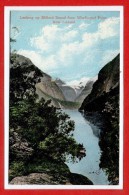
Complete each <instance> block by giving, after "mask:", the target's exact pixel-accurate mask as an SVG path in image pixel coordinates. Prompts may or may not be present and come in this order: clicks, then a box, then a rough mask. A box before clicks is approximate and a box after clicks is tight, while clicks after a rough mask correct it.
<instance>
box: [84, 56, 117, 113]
mask: <svg viewBox="0 0 129 195" xmlns="http://www.w3.org/2000/svg"><path fill="white" fill-rule="evenodd" d="M119 63H120V56H119V55H118V56H117V57H116V58H115V59H113V60H112V61H111V62H109V63H108V64H106V65H105V66H104V67H103V68H102V69H101V70H100V72H99V74H98V80H97V81H96V82H95V83H94V85H93V89H92V91H91V93H90V94H89V95H88V96H87V97H86V98H85V100H84V101H83V103H82V106H81V107H80V110H84V111H98V110H102V109H104V107H105V103H106V101H107V99H108V98H109V97H108V96H110V94H113V91H116V89H119ZM114 93H115V92H114Z"/></svg>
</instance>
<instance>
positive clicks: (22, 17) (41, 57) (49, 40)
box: [10, 11, 120, 83]
mask: <svg viewBox="0 0 129 195" xmlns="http://www.w3.org/2000/svg"><path fill="white" fill-rule="evenodd" d="M10 36H11V37H12V38H14V39H16V42H15V43H11V50H12V51H13V50H16V51H17V53H18V54H21V55H23V56H25V57H28V58H30V60H31V61H32V62H33V63H34V64H35V65H36V66H37V67H38V68H40V69H41V70H42V71H44V72H46V73H48V74H49V75H51V76H52V77H53V78H60V79H62V80H63V81H65V82H66V83H74V82H77V81H79V80H85V79H86V80H87V79H89V78H95V77H96V76H97V75H98V72H99V70H100V69H101V68H102V67H103V66H104V65H105V64H106V63H108V62H109V61H111V60H112V59H113V58H114V57H115V56H116V55H117V54H118V53H119V49H120V13H119V11H81V12H80V11H51V12H50V11H11V25H10Z"/></svg>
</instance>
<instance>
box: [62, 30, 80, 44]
mask: <svg viewBox="0 0 129 195" xmlns="http://www.w3.org/2000/svg"><path fill="white" fill-rule="evenodd" d="M77 35H78V32H77V31H75V30H71V31H68V32H66V33H62V35H61V40H62V41H64V42H65V41H66V42H67V41H71V39H72V40H73V39H74V38H76V37H77Z"/></svg>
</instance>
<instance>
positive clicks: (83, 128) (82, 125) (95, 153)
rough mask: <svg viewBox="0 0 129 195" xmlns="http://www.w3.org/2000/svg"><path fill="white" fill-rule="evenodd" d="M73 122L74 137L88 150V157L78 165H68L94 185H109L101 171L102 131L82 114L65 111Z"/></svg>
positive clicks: (73, 171) (70, 163)
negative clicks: (100, 140)
mask: <svg viewBox="0 0 129 195" xmlns="http://www.w3.org/2000/svg"><path fill="white" fill-rule="evenodd" d="M64 112H65V113H67V114H68V115H69V116H70V118H71V120H74V122H75V130H74V132H73V136H74V138H75V140H76V141H77V142H78V143H80V144H83V146H84V147H85V149H86V156H85V157H83V158H82V159H81V160H80V161H79V162H78V163H73V162H68V163H66V164H67V165H68V167H69V169H70V171H71V172H72V173H78V174H81V175H84V176H86V177H87V178H89V179H90V180H91V181H92V182H93V184H94V185H108V184H109V182H108V178H107V175H106V173H105V172H104V171H103V170H102V169H100V167H99V162H100V155H101V150H100V147H99V137H98V136H96V135H97V131H98V134H99V131H100V129H98V128H97V127H95V126H94V125H92V124H91V123H89V122H88V121H87V120H86V119H85V118H84V117H83V116H82V114H81V113H79V112H78V111H77V110H64Z"/></svg>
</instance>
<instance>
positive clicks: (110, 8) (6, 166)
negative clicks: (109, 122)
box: [4, 6, 124, 190]
mask: <svg viewBox="0 0 129 195" xmlns="http://www.w3.org/2000/svg"><path fill="white" fill-rule="evenodd" d="M13 10H15V11H16V10H17V11H120V118H119V121H120V140H119V141H120V155H119V178H120V179H119V185H11V184H9V183H8V170H9V163H8V162H9V155H8V154H9V44H10V41H9V33H10V30H9V26H10V11H13ZM4 46H5V47H4V125H5V132H4V143H5V144H4V151H5V155H4V187H5V189H37V190H38V189H91V190H92V189H107V190H108V189H123V85H124V84H123V6H44V7H42V6H40V7H37V6H35V7H33V6H19V7H18V6H10V7H9V6H5V10H4Z"/></svg>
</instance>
